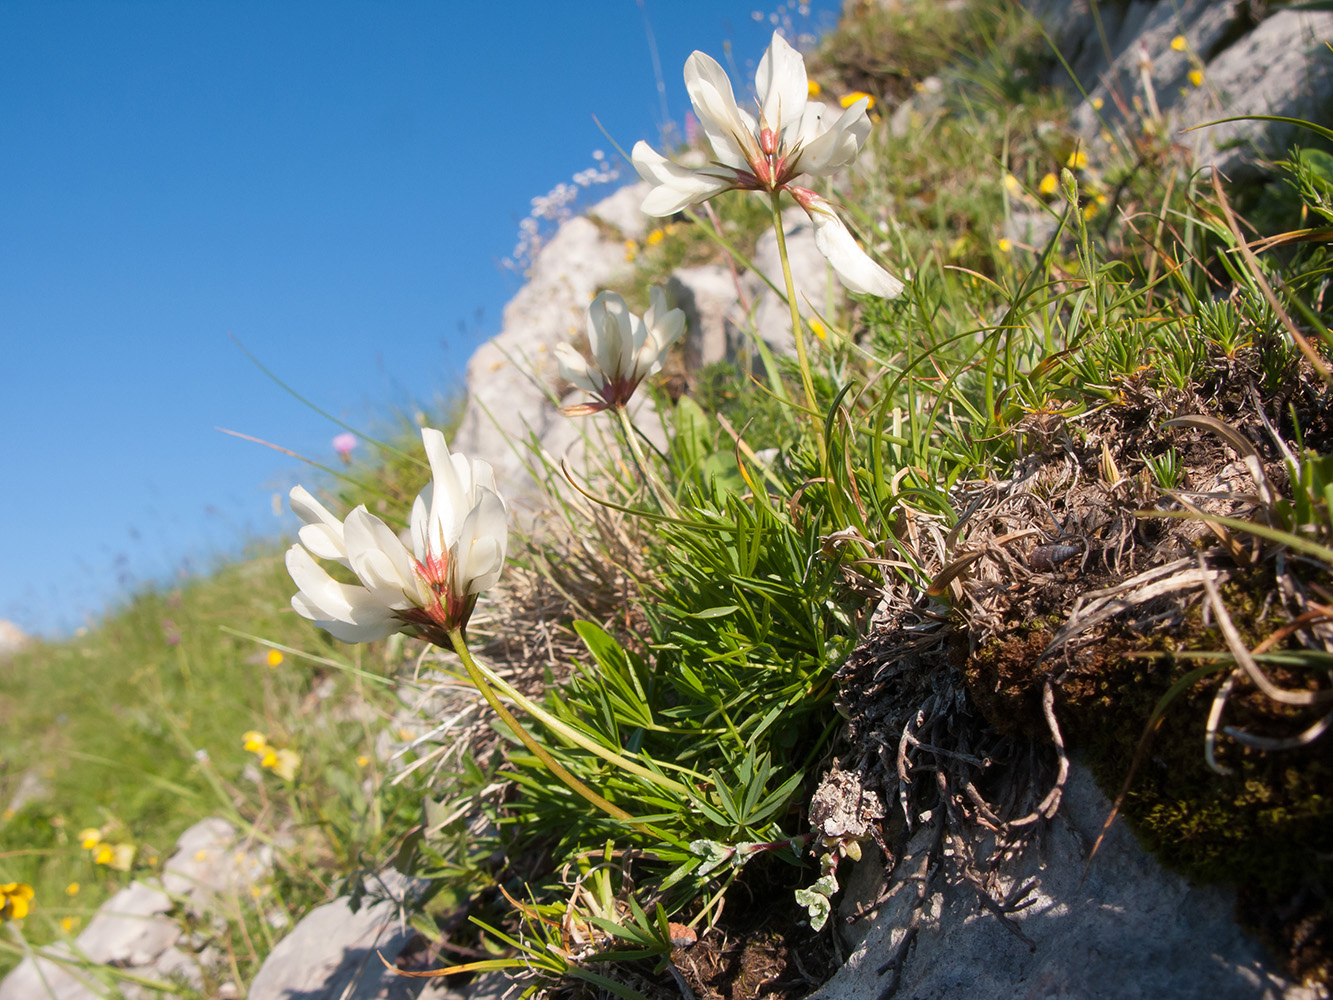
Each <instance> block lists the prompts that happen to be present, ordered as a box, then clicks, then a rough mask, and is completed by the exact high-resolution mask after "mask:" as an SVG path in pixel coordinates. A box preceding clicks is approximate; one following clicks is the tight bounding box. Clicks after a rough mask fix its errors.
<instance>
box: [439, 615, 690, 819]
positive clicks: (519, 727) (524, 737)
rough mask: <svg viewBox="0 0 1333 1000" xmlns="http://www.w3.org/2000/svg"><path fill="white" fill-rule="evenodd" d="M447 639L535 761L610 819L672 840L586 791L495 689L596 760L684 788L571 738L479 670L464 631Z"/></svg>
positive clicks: (561, 727)
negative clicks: (529, 730)
mask: <svg viewBox="0 0 1333 1000" xmlns="http://www.w3.org/2000/svg"><path fill="white" fill-rule="evenodd" d="M449 640H450V642H452V643H453V647H454V651H455V652H456V653H457V654H458V657H459V659H461V660H462V661H463V666H464V667H465V668H466V669H467V674H468V678H469V679H470V680H471V681H472V683H473V685H474V686H475V687H476V689H477V690H478V691H480V692H481V695H482V697H483V698H485V699H486V702H487V703H488V704H489V705H490V706H491V708H492V709H494V710H495V714H496V715H498V716H499V717H500V719H501V720H502V721H503V722H504V724H505V725H506V726H508V727H509V729H510V731H511V732H513V734H514V735H515V736H517V737H518V738H519V740H520V741H521V742H522V743H523V745H524V746H525V747H527V748H528V749H529V750H530V751H532V753H533V754H534V755H536V757H537V759H538V760H540V761H541V762H542V763H543V764H544V765H545V766H546V768H547V769H548V770H549V771H550V772H551V773H552V774H553V775H555V776H556V777H557V778H559V779H560V780H561V781H562V782H564V783H565V784H566V785H567V786H568V787H569V788H570V789H572V790H573V791H574V792H576V793H578V794H579V795H580V796H582V797H583V798H585V799H587V800H588V801H589V802H590V803H592V804H593V805H594V806H596V807H597V808H598V809H600V810H601V811H602V812H604V813H606V814H607V815H608V816H611V817H613V818H614V819H618V820H621V821H622V822H624V823H626V824H627V825H629V826H630V827H632V828H633V829H635V830H637V831H639V832H640V833H644V834H647V835H649V836H652V837H656V838H658V839H659V840H665V841H670V840H671V839H672V838H670V837H667V836H666V835H665V834H663V833H662V832H661V831H659V830H657V829H655V828H653V827H652V826H649V825H648V824H647V823H641V822H639V821H638V820H636V819H635V818H634V817H633V816H631V815H630V814H629V813H627V812H626V811H625V810H624V809H621V808H620V807H619V806H617V805H615V804H614V803H612V802H608V801H607V800H606V799H604V798H602V796H600V795H598V794H597V793H596V792H594V791H593V790H592V789H591V788H589V787H588V786H587V785H585V784H584V783H583V782H581V781H580V780H579V779H578V778H576V777H574V775H572V774H570V773H569V770H568V769H567V768H566V767H565V766H564V765H563V764H561V763H560V762H559V761H558V760H556V759H555V758H554V757H552V756H551V753H550V751H548V750H547V749H546V748H545V747H543V746H542V745H541V744H540V743H538V742H537V741H536V740H535V739H533V738H532V734H531V733H529V732H528V731H527V730H526V729H524V728H523V724H522V723H521V722H519V721H518V719H516V718H515V717H514V713H512V712H511V711H509V709H507V708H506V707H505V706H504V704H503V703H502V702H501V701H500V699H499V698H498V697H497V696H496V694H495V687H499V688H500V689H501V690H502V691H504V693H505V695H506V696H507V697H509V698H511V699H513V700H514V701H515V702H517V703H518V704H519V705H521V706H522V707H523V708H524V710H526V711H527V712H529V713H531V714H532V715H534V716H536V717H537V718H538V719H540V720H541V721H542V722H544V723H545V724H546V725H548V726H550V727H551V728H552V729H554V730H555V731H556V732H557V733H560V734H561V735H564V736H566V737H567V738H570V739H572V740H573V742H575V743H577V744H578V745H579V746H581V747H583V748H584V749H586V750H591V751H592V752H593V753H595V754H597V755H598V756H599V757H602V758H603V759H605V760H608V761H610V762H611V763H614V764H616V765H617V766H619V767H623V768H625V769H626V770H631V771H633V772H634V773H637V774H640V775H641V776H644V777H647V778H648V779H649V780H651V781H653V782H655V783H656V784H658V785H672V786H675V787H676V788H678V789H680V791H681V792H682V793H683V792H684V791H685V788H684V786H682V785H680V784H678V783H677V782H674V781H671V780H670V779H669V778H663V777H662V776H661V775H656V774H653V773H652V772H651V771H649V770H648V769H647V768H645V767H640V766H639V765H637V764H634V762H633V761H629V760H626V759H625V758H623V757H620V756H619V755H617V754H613V753H611V752H610V751H608V750H606V749H605V748H602V747H598V746H597V745H596V744H595V743H593V742H592V741H591V740H588V739H587V738H586V737H583V736H582V734H577V735H578V736H579V738H578V739H574V736H575V731H574V730H572V729H570V728H569V727H568V726H565V725H564V724H563V723H560V722H559V721H558V720H557V719H555V718H554V717H552V716H551V715H549V714H548V713H546V712H544V711H542V710H541V709H539V708H537V706H536V705H534V704H533V703H532V702H531V701H530V700H529V699H527V698H524V697H523V696H522V695H520V694H519V693H518V692H517V691H515V690H514V688H513V687H512V686H510V685H509V684H506V683H505V682H504V681H502V680H500V678H499V677H497V676H496V675H495V673H494V672H492V671H490V670H487V669H486V668H484V667H482V666H481V665H480V664H479V663H477V661H476V660H475V659H473V657H472V652H471V650H469V649H468V647H467V640H465V639H464V638H463V632H462V630H461V629H454V630H453V631H452V632H450V633H449ZM488 675H489V677H488ZM492 681H495V682H498V683H496V684H495V687H493V686H492Z"/></svg>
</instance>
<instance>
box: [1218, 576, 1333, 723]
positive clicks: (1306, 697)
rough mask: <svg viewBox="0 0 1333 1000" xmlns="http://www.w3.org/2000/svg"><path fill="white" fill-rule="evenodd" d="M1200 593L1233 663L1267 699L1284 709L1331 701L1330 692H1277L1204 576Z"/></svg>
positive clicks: (1281, 690)
mask: <svg viewBox="0 0 1333 1000" xmlns="http://www.w3.org/2000/svg"><path fill="white" fill-rule="evenodd" d="M1198 558H1199V566H1200V568H1201V569H1202V568H1203V555H1202V554H1200V555H1199V557H1198ZM1203 589H1204V591H1205V592H1206V593H1207V594H1208V601H1209V603H1210V604H1211V605H1212V609H1213V614H1214V615H1215V616H1216V618H1217V626H1218V628H1220V629H1221V630H1222V637H1223V638H1224V639H1226V643H1227V649H1229V650H1231V655H1232V656H1234V657H1235V658H1236V662H1237V663H1238V664H1240V666H1241V667H1243V668H1244V670H1245V673H1246V674H1247V675H1248V676H1249V678H1250V680H1252V681H1254V683H1255V685H1256V686H1257V687H1258V688H1259V690H1260V691H1262V692H1263V693H1264V694H1266V695H1268V697H1270V698H1272V699H1273V700H1274V701H1276V702H1280V703H1281V704H1283V705H1317V704H1320V703H1322V702H1326V701H1329V700H1330V699H1333V691H1290V690H1288V689H1286V688H1280V687H1278V686H1277V685H1276V684H1274V683H1273V682H1272V681H1271V680H1269V679H1268V675H1267V674H1265V673H1264V672H1263V671H1262V670H1260V669H1259V664H1257V663H1255V662H1254V657H1253V656H1251V655H1250V651H1249V650H1248V649H1247V648H1246V647H1245V643H1244V641H1243V640H1242V639H1241V637H1240V633H1239V632H1237V631H1236V626H1235V625H1234V624H1233V623H1232V621H1231V615H1230V614H1229V613H1228V612H1227V609H1226V605H1224V604H1223V603H1222V598H1221V596H1219V594H1218V593H1217V588H1216V587H1215V586H1213V581H1212V580H1211V579H1210V578H1209V577H1208V576H1207V575H1205V576H1204V578H1203Z"/></svg>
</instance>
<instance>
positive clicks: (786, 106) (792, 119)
mask: <svg viewBox="0 0 1333 1000" xmlns="http://www.w3.org/2000/svg"><path fill="white" fill-rule="evenodd" d="M754 87H755V91H756V92H757V93H758V94H759V100H760V102H761V104H760V107H761V109H762V111H763V118H762V119H761V121H760V124H761V125H767V126H768V127H769V128H771V129H772V130H773V131H774V132H776V133H778V134H779V136H780V137H781V141H782V145H784V146H787V145H790V144H791V143H792V142H794V141H795V139H796V138H797V136H798V135H799V133H800V128H801V120H802V118H803V116H804V114H805V102H806V99H807V98H808V97H809V95H810V85H809V83H808V82H807V80H806V75H805V60H804V59H803V58H801V54H800V53H799V52H797V51H796V50H795V49H794V48H792V47H791V46H790V45H788V44H787V41H786V39H784V38H783V37H782V36H781V35H779V34H778V33H777V32H776V31H775V32H773V40H772V41H771V42H770V43H769V45H768V51H766V52H765V53H764V58H762V59H761V60H759V72H758V73H756V74H755V78H754Z"/></svg>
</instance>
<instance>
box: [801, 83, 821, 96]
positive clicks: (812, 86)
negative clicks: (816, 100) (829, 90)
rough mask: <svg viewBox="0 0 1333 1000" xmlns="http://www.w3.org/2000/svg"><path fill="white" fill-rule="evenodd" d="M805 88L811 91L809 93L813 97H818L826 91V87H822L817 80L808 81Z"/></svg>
mask: <svg viewBox="0 0 1333 1000" xmlns="http://www.w3.org/2000/svg"><path fill="white" fill-rule="evenodd" d="M805 89H806V90H807V91H808V92H809V95H810V96H811V97H818V96H819V95H820V94H822V93H823V92H824V88H823V87H821V86H820V85H819V83H818V81H815V80H810V81H808V82H807V83H806V85H805Z"/></svg>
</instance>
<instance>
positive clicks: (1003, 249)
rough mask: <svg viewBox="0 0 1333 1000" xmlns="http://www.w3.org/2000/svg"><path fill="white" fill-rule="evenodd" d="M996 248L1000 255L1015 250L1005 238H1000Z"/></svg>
mask: <svg viewBox="0 0 1333 1000" xmlns="http://www.w3.org/2000/svg"><path fill="white" fill-rule="evenodd" d="M995 246H996V247H997V248H998V249H999V251H1000V253H1008V252H1009V251H1010V250H1012V249H1013V248H1014V245H1013V244H1012V243H1011V242H1009V240H1008V239H1006V238H1005V237H1003V236H1001V237H1000V240H999V242H998V243H996V244H995Z"/></svg>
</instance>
